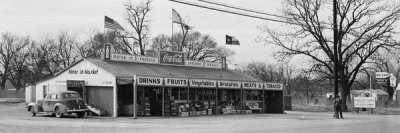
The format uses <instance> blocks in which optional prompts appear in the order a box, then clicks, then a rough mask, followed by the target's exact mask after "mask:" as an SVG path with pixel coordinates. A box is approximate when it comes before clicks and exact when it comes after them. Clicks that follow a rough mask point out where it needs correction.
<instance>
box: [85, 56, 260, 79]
mask: <svg viewBox="0 0 400 133" xmlns="http://www.w3.org/2000/svg"><path fill="white" fill-rule="evenodd" d="M86 60H88V61H90V62H91V63H93V64H95V65H97V66H99V67H101V68H103V69H105V70H106V71H108V72H110V73H112V74H113V75H115V76H116V77H117V82H119V83H121V84H127V83H132V81H133V75H138V76H156V77H174V78H189V79H211V80H232V81H258V80H257V79H255V78H253V77H251V76H248V75H246V74H244V73H242V72H239V71H234V70H228V69H213V68H198V67H187V66H171V65H160V64H145V63H135V62H117V61H108V60H101V59H86Z"/></svg>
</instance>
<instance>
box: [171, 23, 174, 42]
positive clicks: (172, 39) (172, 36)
mask: <svg viewBox="0 0 400 133" xmlns="http://www.w3.org/2000/svg"><path fill="white" fill-rule="evenodd" d="M172 17H173V16H172ZM171 27H172V31H171V46H172V45H173V44H174V21H171Z"/></svg>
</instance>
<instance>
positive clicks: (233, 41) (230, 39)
mask: <svg viewBox="0 0 400 133" xmlns="http://www.w3.org/2000/svg"><path fill="white" fill-rule="evenodd" d="M225 41H226V44H229V45H240V43H239V40H237V39H236V38H235V37H233V36H228V35H226V40H225Z"/></svg>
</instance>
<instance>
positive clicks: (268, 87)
mask: <svg viewBox="0 0 400 133" xmlns="http://www.w3.org/2000/svg"><path fill="white" fill-rule="evenodd" d="M264 89H265V90H277V91H282V90H283V85H282V84H281V83H264Z"/></svg>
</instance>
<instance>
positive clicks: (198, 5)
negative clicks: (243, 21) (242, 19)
mask: <svg viewBox="0 0 400 133" xmlns="http://www.w3.org/2000/svg"><path fill="white" fill-rule="evenodd" d="M170 1H172V2H177V3H182V4H187V5H191V6H196V7H201V8H206V9H210V10H215V11H220V12H225V13H230V14H236V15H240V16H246V17H251V18H257V19H263V20H268V21H274V22H280V23H287V24H293V25H300V24H296V23H291V22H286V21H282V20H276V19H270V18H265V17H260V16H255V15H250V14H244V13H240V12H235V11H228V10H224V9H219V8H216V7H208V6H206V5H201V4H198V3H193V2H188V1H182V0H170Z"/></svg>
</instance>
